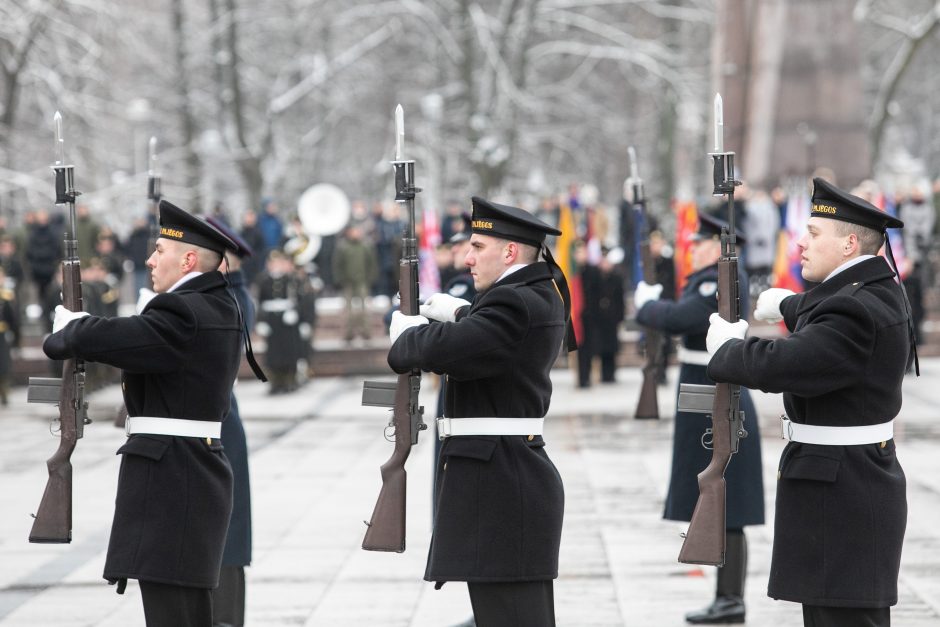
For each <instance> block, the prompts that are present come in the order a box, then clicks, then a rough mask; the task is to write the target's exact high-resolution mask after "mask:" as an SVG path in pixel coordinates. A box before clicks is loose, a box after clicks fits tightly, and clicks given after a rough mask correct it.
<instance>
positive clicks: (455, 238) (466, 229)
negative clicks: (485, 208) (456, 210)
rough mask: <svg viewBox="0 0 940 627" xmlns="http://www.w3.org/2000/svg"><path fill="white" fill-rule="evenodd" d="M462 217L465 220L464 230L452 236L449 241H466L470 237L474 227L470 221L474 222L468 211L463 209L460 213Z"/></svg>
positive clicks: (452, 242)
mask: <svg viewBox="0 0 940 627" xmlns="http://www.w3.org/2000/svg"><path fill="white" fill-rule="evenodd" d="M460 219H461V220H463V230H461V231H457V232H456V233H454V234H453V235H451V236H450V239H449V240H447V241H448V242H449V243H451V244H459V243H460V242H466V241H467V240H468V239H470V231H471V230H472V227H471V226H470V223H471V222H472V220H471V219H470V214H469V213H467V212H466V211H463V212H461V214H460Z"/></svg>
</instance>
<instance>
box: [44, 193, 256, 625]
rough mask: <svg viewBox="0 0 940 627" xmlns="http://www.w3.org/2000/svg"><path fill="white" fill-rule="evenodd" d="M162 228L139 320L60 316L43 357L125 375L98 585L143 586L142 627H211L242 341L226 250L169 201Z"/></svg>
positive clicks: (219, 238) (163, 207)
mask: <svg viewBox="0 0 940 627" xmlns="http://www.w3.org/2000/svg"><path fill="white" fill-rule="evenodd" d="M160 225H161V229H160V238H159V239H158V240H157V246H156V250H155V251H154V253H153V255H151V257H150V259H148V261H147V265H148V266H149V267H150V268H151V276H152V278H153V286H154V290H155V291H156V292H157V294H156V296H154V297H153V299H151V300H150V301H149V302H148V303H147V304H146V305H145V306H144V307H143V309H142V313H141V314H140V315H134V316H128V317H117V318H101V317H98V316H90V315H88V314H86V313H84V312H74V313H73V312H70V311H68V310H67V309H65V308H63V307H61V306H60V307H58V308H57V309H56V318H55V323H54V328H53V331H54V332H53V333H52V335H50V336H49V337H48V338H47V339H46V341H45V343H44V344H43V350H44V351H45V352H46V354H47V355H48V356H49V357H51V358H53V359H66V358H69V357H77V358H81V359H85V360H87V361H100V362H102V363H107V364H111V365H113V366H116V367H118V368H121V369H122V370H123V373H122V377H123V382H122V387H123V389H124V402H125V404H126V405H127V413H128V418H127V423H126V429H127V433H128V435H129V438H128V440H127V442H126V443H125V444H124V445H123V446H122V447H121V448H120V449H119V450H118V453H119V454H121V455H122V456H123V458H122V461H121V473H120V477H119V479H118V490H117V498H116V501H115V512H114V523H113V525H112V527H111V540H110V542H109V544H108V553H107V557H106V559H105V567H104V577H105V579H107V580H108V581H109V582H111V583H117V584H118V588H117V589H118V592H119V593H121V592H123V591H124V587H125V585H126V583H127V580H128V579H137V580H138V581H139V583H140V590H141V597H142V599H143V605H144V614H145V615H146V620H147V625H148V627H211V625H212V601H211V598H210V590H211V589H212V588H215V587H216V586H217V585H218V583H219V568H220V564H221V560H222V548H223V545H224V543H225V534H226V529H227V528H228V525H229V516H230V514H231V510H232V469H231V467H230V466H229V462H228V459H226V456H225V454H224V452H223V451H222V443H221V441H220V435H221V429H222V418H223V417H224V416H225V414H226V412H227V411H228V408H229V400H230V398H231V392H232V383H233V382H234V381H235V375H236V374H237V372H238V364H239V359H240V356H241V344H242V338H243V330H242V327H241V326H239V320H238V310H237V308H236V305H235V301H234V299H233V298H232V295H231V294H230V293H229V291H228V289H227V288H226V284H225V278H224V277H223V276H222V274H221V273H219V272H218V271H217V270H216V269H217V268H218V267H219V264H220V262H221V260H222V251H223V250H224V249H225V248H232V247H233V244H232V242H231V241H230V240H228V238H226V237H225V236H224V235H222V234H221V233H220V232H219V231H217V230H216V229H215V228H213V227H212V226H211V225H209V224H207V223H206V222H204V221H203V220H200V219H198V218H195V217H193V216H191V215H190V214H188V213H186V212H185V211H183V210H182V209H179V208H178V207H176V206H174V205H172V204H170V203H168V202H166V201H162V202H161V203H160ZM250 361H251V360H250Z"/></svg>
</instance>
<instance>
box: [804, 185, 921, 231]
mask: <svg viewBox="0 0 940 627" xmlns="http://www.w3.org/2000/svg"><path fill="white" fill-rule="evenodd" d="M810 215H811V216H816V217H818V218H830V219H832V220H842V221H843V222H851V223H852V224H859V225H861V226H864V227H868V228H869V229H874V230H875V231H878V232H879V233H884V232H885V229H900V228H902V227H903V226H904V222H902V221H901V220H898V219H897V218H894V217H892V216H890V215H888V214H887V213H885V212H884V211H881V210H880V209H878V207H876V206H875V205H873V204H871V203H870V202H868V201H866V200H863V199H861V198H859V197H858V196H853V195H852V194H848V193H846V192H843V191H842V190H841V189H839V188H838V187H836V186H835V185H833V184H832V183H830V182H829V181H827V180H825V179H821V178H819V177H817V178H814V179H813V211H812V212H811V214H810Z"/></svg>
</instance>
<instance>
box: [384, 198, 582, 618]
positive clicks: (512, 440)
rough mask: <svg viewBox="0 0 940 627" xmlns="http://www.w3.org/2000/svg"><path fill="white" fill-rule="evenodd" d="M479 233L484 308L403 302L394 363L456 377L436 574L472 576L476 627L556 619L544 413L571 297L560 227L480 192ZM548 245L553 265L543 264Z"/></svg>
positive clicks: (556, 509)
mask: <svg viewBox="0 0 940 627" xmlns="http://www.w3.org/2000/svg"><path fill="white" fill-rule="evenodd" d="M472 230H473V235H472V236H471V239H470V245H471V249H470V252H469V253H468V254H467V256H466V263H467V265H468V266H469V267H470V273H471V275H472V276H473V280H474V286H475V287H476V289H477V292H478V293H477V296H476V298H475V299H474V301H473V304H472V305H471V304H470V303H468V302H467V301H463V300H461V299H456V298H453V297H451V296H449V295H447V294H435V295H433V296H432V297H430V298H429V299H428V301H427V302H426V304H425V305H423V306H422V309H421V311H422V313H423V314H424V315H422V316H405V315H403V314H402V313H401V312H395V313H394V314H393V316H392V324H391V328H390V332H391V336H392V341H393V344H392V348H391V350H390V351H389V355H388V362H389V365H390V366H391V367H392V369H393V370H394V371H396V372H399V373H401V372H407V371H408V370H409V369H410V368H420V369H422V370H426V371H432V372H435V373H437V374H442V375H446V376H447V378H448V382H447V392H446V395H447V397H446V403H445V409H444V415H445V416H446V418H442V419H440V420H439V421H438V430H439V432H440V433H441V435H442V437H444V438H445V439H444V445H443V447H442V449H441V456H440V461H439V464H438V470H437V477H438V481H437V484H438V495H437V511H436V515H435V520H434V530H433V535H432V538H431V549H430V553H429V555H428V564H427V570H426V571H425V575H424V578H425V579H426V580H427V581H434V582H437V587H440V586H442V585H443V584H444V582H447V581H466V582H467V583H468V588H469V591H470V601H471V604H472V606H473V613H474V617H475V620H476V625H477V626H478V627H503V626H506V627H509V626H512V627H550V626H553V625H554V624H555V612H554V600H553V592H552V580H553V579H555V578H556V577H557V576H558V549H559V544H560V541H561V525H562V516H563V513H564V488H563V486H562V482H561V477H560V476H559V474H558V471H557V470H556V469H555V466H554V464H553V463H552V461H551V460H550V459H549V457H548V454H547V453H546V451H545V440H544V439H543V438H542V421H543V418H544V416H545V414H546V413H547V411H548V406H549V402H550V400H551V390H552V386H551V379H550V378H549V373H550V371H551V368H552V364H553V363H554V362H555V359H556V358H557V357H558V354H559V351H560V349H561V347H562V341H563V340H564V339H565V337H566V318H567V311H568V303H570V300H569V299H568V298H567V285H566V283H565V282H564V280H563V275H561V273H560V270H558V268H557V265H555V264H554V262H553V260H552V259H551V254H550V253H548V252H547V249H543V248H542V246H543V241H544V239H545V235H546V234H554V235H558V234H559V231H558V230H557V229H554V228H553V227H551V226H549V225H547V224H545V223H543V222H541V221H540V220H538V219H536V218H535V217H533V216H532V215H531V214H529V213H528V212H526V211H523V210H521V209H517V208H515V207H508V206H505V205H497V204H495V203H491V202H488V201H486V200H483V199H481V198H477V197H474V198H473V220H472ZM540 249H542V250H544V251H545V253H546V261H547V263H546V262H540V261H538V256H539V251H540ZM553 279H554V281H553ZM556 285H557V288H556ZM425 316H427V317H425ZM428 318H432V319H434V320H436V321H437V322H435V323H433V324H428Z"/></svg>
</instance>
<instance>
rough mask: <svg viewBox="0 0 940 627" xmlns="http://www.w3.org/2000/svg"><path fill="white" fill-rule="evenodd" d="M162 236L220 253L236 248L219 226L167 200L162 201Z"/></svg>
mask: <svg viewBox="0 0 940 627" xmlns="http://www.w3.org/2000/svg"><path fill="white" fill-rule="evenodd" d="M160 237H162V238H164V239H171V240H176V241H178V242H186V243H187V244H193V245H194V246H201V247H202V248H208V249H209V250H213V251H215V252H217V253H219V254H224V253H225V251H226V250H235V242H233V241H232V240H230V239H229V238H228V237H226V236H225V235H224V234H223V233H222V232H221V231H219V230H218V229H217V228H215V227H214V226H212V225H211V224H209V223H208V222H206V221H205V220H201V219H199V218H197V217H196V216H194V215H191V214H189V213H187V212H185V211H183V210H182V209H180V208H179V207H177V206H176V205H174V204H173V203H169V202H167V201H165V200H161V201H160Z"/></svg>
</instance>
